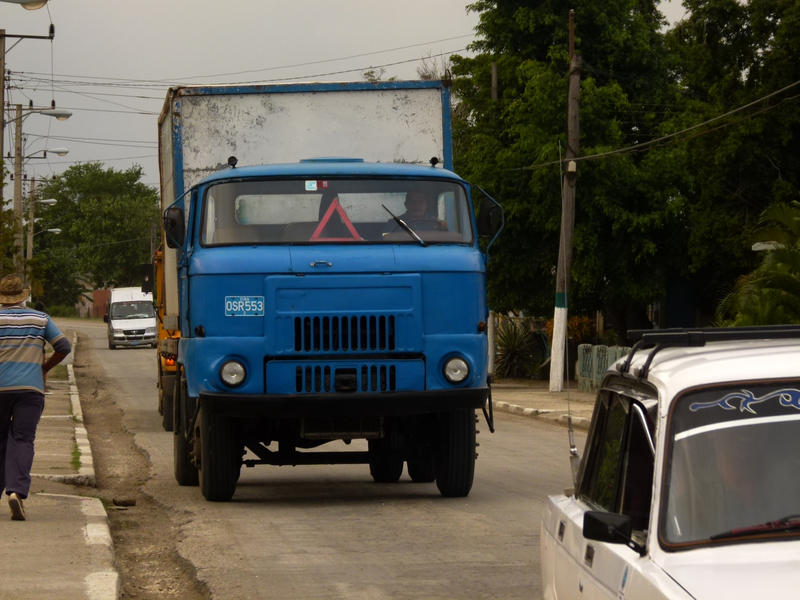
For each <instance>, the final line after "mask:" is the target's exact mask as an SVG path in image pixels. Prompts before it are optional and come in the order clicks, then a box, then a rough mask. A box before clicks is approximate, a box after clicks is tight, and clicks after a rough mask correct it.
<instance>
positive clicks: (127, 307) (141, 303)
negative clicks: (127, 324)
mask: <svg viewBox="0 0 800 600" xmlns="http://www.w3.org/2000/svg"><path fill="white" fill-rule="evenodd" d="M109 312H110V318H112V319H150V318H152V317H155V316H156V312H155V309H154V308H153V303H152V302H147V301H146V300H131V301H129V302H114V303H113V304H112V305H111V310H110V311H109Z"/></svg>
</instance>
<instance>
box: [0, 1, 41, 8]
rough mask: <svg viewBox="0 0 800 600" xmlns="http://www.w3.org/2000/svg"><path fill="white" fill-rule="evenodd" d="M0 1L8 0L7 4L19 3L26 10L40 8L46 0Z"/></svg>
mask: <svg viewBox="0 0 800 600" xmlns="http://www.w3.org/2000/svg"><path fill="white" fill-rule="evenodd" d="M0 2H8V3H9V4H19V5H20V6H22V8H24V9H27V10H36V9H38V8H42V7H43V6H44V5H45V4H47V0H0Z"/></svg>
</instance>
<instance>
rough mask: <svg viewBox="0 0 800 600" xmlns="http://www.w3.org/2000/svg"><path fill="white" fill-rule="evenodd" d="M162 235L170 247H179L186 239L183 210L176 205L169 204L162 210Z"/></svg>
mask: <svg viewBox="0 0 800 600" xmlns="http://www.w3.org/2000/svg"><path fill="white" fill-rule="evenodd" d="M164 237H165V238H166V240H167V246H169V247H170V248H180V247H181V246H183V243H184V242H185V241H186V225H185V221H184V218H183V210H181V209H180V208H178V207H177V206H170V207H169V208H168V209H167V210H165V211H164Z"/></svg>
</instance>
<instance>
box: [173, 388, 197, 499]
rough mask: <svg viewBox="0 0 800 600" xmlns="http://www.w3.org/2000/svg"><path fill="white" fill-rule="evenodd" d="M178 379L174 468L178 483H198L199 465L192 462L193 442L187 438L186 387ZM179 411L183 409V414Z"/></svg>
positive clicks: (175, 396) (174, 409) (174, 403)
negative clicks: (182, 386) (181, 386)
mask: <svg viewBox="0 0 800 600" xmlns="http://www.w3.org/2000/svg"><path fill="white" fill-rule="evenodd" d="M178 381H179V380H178V379H176V380H175V387H174V392H173V397H174V398H176V400H177V401H175V402H173V413H172V414H173V417H172V419H173V422H174V424H175V428H174V429H175V432H174V435H173V436H172V459H173V470H174V473H175V480H176V481H177V482H178V485H197V484H198V482H199V477H198V474H197V467H196V466H195V465H194V463H193V462H192V444H191V442H190V441H189V440H188V439H187V438H186V431H187V429H188V426H187V425H186V421H187V419H188V418H189V417H188V416H187V415H186V412H187V410H186V402H185V397H186V389H185V388H180V387H179V386H180V384H179V383H178ZM179 411H183V414H181V413H180V412H179Z"/></svg>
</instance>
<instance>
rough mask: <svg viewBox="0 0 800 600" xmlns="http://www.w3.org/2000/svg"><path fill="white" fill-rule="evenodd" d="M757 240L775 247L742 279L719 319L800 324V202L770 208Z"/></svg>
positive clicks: (735, 322) (723, 321)
mask: <svg viewBox="0 0 800 600" xmlns="http://www.w3.org/2000/svg"><path fill="white" fill-rule="evenodd" d="M755 239H756V240H757V241H761V242H768V243H769V244H771V245H773V246H775V248H774V249H773V250H769V251H767V252H765V253H764V256H763V259H762V261H761V264H760V265H758V267H757V268H756V269H755V270H753V271H752V272H751V273H748V274H746V275H743V276H742V277H740V278H739V279H738V281H737V282H736V286H735V288H734V290H733V291H732V292H731V293H730V294H728V296H726V297H725V298H724V299H723V301H722V302H721V303H720V305H719V307H718V310H717V319H718V320H719V321H720V323H721V324H724V325H781V324H787V323H800V202H793V203H791V204H775V205H773V206H770V207H769V208H767V209H766V210H765V211H764V213H763V214H762V217H761V227H760V228H759V230H758V231H757V233H756V235H755Z"/></svg>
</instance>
